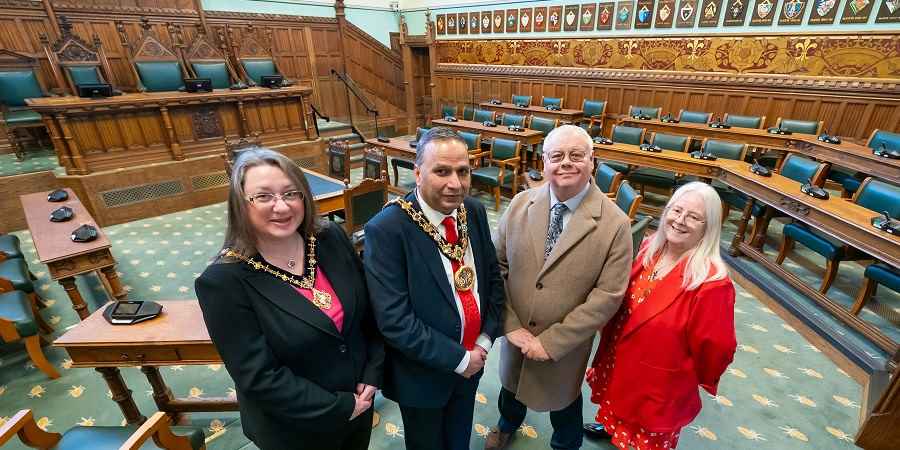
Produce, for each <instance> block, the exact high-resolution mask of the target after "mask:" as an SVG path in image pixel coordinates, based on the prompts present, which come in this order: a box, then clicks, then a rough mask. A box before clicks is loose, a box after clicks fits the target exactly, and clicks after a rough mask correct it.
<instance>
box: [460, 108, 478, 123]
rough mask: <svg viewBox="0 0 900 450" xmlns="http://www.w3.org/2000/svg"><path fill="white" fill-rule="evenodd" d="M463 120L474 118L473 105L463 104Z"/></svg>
mask: <svg viewBox="0 0 900 450" xmlns="http://www.w3.org/2000/svg"><path fill="white" fill-rule="evenodd" d="M462 118H463V120H474V119H475V107H474V106H470V105H465V106H463V116H462Z"/></svg>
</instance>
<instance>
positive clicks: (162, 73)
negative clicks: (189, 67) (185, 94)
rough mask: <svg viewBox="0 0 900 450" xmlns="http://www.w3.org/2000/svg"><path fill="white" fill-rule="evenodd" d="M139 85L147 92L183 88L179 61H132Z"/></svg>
mask: <svg viewBox="0 0 900 450" xmlns="http://www.w3.org/2000/svg"><path fill="white" fill-rule="evenodd" d="M134 67H135V69H136V70H137V73H138V76H140V78H141V85H143V87H144V88H145V89H146V90H147V91H148V92H167V91H177V90H179V89H182V88H184V78H183V75H182V72H181V63H179V62H176V61H137V62H135V63H134Z"/></svg>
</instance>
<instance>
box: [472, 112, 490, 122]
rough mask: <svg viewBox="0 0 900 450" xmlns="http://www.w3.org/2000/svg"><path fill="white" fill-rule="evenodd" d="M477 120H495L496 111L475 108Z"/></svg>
mask: <svg viewBox="0 0 900 450" xmlns="http://www.w3.org/2000/svg"><path fill="white" fill-rule="evenodd" d="M474 117H475V121H476V122H479V123H481V122H493V121H494V111H488V110H486V109H476V110H475V116H474Z"/></svg>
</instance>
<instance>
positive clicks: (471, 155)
mask: <svg viewBox="0 0 900 450" xmlns="http://www.w3.org/2000/svg"><path fill="white" fill-rule="evenodd" d="M490 155H491V152H489V151H485V152H473V153H469V159H472V158H483V157H485V156H490Z"/></svg>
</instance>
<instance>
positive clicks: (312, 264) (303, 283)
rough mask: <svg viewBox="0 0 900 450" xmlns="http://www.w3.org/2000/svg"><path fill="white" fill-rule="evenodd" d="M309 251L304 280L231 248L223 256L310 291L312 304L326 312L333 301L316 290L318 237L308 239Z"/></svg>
mask: <svg viewBox="0 0 900 450" xmlns="http://www.w3.org/2000/svg"><path fill="white" fill-rule="evenodd" d="M306 242H307V243H308V244H307V247H308V249H307V251H306V275H305V276H304V277H302V278H299V279H298V278H297V277H296V276H295V275H294V274H291V273H287V272H285V271H283V270H281V269H279V268H277V267H275V266H272V265H271V264H269V263H266V262H260V261H257V260H255V259H253V258H252V257H249V258H248V257H246V256H244V255H242V254H240V253H238V252H236V251H234V250H232V249H230V248H227V249H225V251H224V252H223V254H224V255H225V256H227V257H229V258H237V259H239V260H241V261H243V262H245V263H247V265H249V266H250V267H252V268H254V269H256V270H259V271H262V272H266V273H268V274H269V275H272V276H274V277H275V278H278V279H280V280H282V281H285V282H287V283H290V284H292V285H294V286H297V287H299V288H302V289H309V290H311V291H312V293H313V298H312V303H313V305H316V307H318V308H319V309H322V310H326V309H331V305H332V301H331V294H329V293H327V292H325V291H320V290H318V289H316V288H315V285H316V237H315V236H310V237H308V238H307V239H306Z"/></svg>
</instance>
